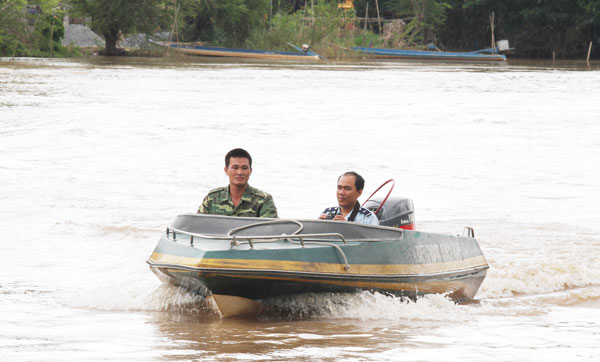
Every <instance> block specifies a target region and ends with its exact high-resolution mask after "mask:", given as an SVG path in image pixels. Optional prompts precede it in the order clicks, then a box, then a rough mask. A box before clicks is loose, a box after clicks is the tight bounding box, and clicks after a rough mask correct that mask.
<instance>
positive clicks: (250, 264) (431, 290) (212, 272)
mask: <svg viewBox="0 0 600 362" xmlns="http://www.w3.org/2000/svg"><path fill="white" fill-rule="evenodd" d="M372 196H373V195H372ZM364 206H365V207H368V208H371V209H373V211H375V212H376V215H377V216H378V217H379V219H380V223H381V225H379V226H375V225H365V224H358V223H354V222H348V221H336V220H321V219H267V218H260V219H259V218H250V217H231V216H221V215H203V214H182V215H179V216H177V217H176V219H175V220H174V222H173V223H172V224H171V225H170V226H168V227H167V228H166V230H165V232H164V234H163V235H162V236H161V237H160V240H159V242H158V245H156V247H155V249H154V251H153V252H152V255H151V256H150V258H149V259H148V260H147V263H148V264H149V265H150V269H151V270H152V271H153V272H154V273H155V274H156V275H157V276H158V277H159V279H161V280H162V281H164V282H166V283H171V284H174V285H177V286H180V287H183V288H185V289H188V290H190V291H192V292H195V293H199V294H201V295H203V296H206V297H215V301H216V302H217V303H219V300H221V301H224V300H226V299H227V300H228V302H223V305H225V304H230V305H231V304H232V305H233V307H234V309H236V308H237V307H236V305H242V304H244V301H248V300H250V301H256V300H263V299H266V298H272V297H278V296H284V295H291V294H301V293H323V292H356V291H363V290H367V291H372V292H380V293H385V294H389V295H394V296H399V297H405V298H411V299H415V298H418V297H419V296H422V295H425V294H446V295H447V296H448V297H449V298H451V299H452V300H454V301H456V302H467V301H471V300H473V298H474V297H475V294H476V292H477V290H478V289H479V286H480V285H481V283H482V282H483V280H484V278H485V275H486V272H487V269H488V267H489V266H488V263H487V260H486V258H485V257H484V255H483V253H482V251H481V249H480V247H479V244H478V242H477V240H476V239H475V237H474V236H475V235H474V231H473V229H472V228H465V230H466V234H465V233H463V235H443V234H437V233H430V232H423V231H418V230H414V228H415V227H414V225H415V219H414V208H413V203H412V201H411V200H410V199H406V198H400V197H395V198H394V197H391V198H389V194H388V195H387V196H386V198H385V199H381V198H371V197H370V198H369V200H368V201H367V202H366V203H365V204H364ZM225 297H231V298H225ZM232 301H233V302H232ZM250 305H252V303H250ZM219 308H220V309H221V312H223V314H227V313H225V312H224V310H223V308H222V306H221V305H219ZM251 309H256V308H255V307H252V308H251ZM234 314H237V312H235V313H234Z"/></svg>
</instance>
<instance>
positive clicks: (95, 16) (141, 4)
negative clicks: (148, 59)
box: [68, 0, 161, 55]
mask: <svg viewBox="0 0 600 362" xmlns="http://www.w3.org/2000/svg"><path fill="white" fill-rule="evenodd" d="M68 1H69V3H70V4H71V6H73V10H74V12H75V13H76V14H81V15H84V16H90V17H91V18H92V29H94V30H95V31H98V32H100V33H102V35H103V36H104V42H105V48H104V52H103V53H104V54H106V55H119V54H122V53H123V51H122V50H121V49H118V48H117V41H118V40H119V38H120V37H121V35H126V34H131V33H133V32H150V31H153V30H155V29H156V27H157V25H158V23H159V19H158V18H159V13H160V10H161V7H160V5H161V1H160V0H110V1H108V0H68Z"/></svg>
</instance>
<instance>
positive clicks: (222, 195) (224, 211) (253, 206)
mask: <svg viewBox="0 0 600 362" xmlns="http://www.w3.org/2000/svg"><path fill="white" fill-rule="evenodd" d="M198 214H213V215H227V216H250V217H277V208H276V207H275V203H274V202H273V197H271V195H269V194H268V193H266V192H264V191H261V190H259V189H256V188H254V187H252V186H250V185H248V187H247V188H246V191H244V195H242V199H241V200H240V203H239V204H238V205H237V207H234V206H233V201H231V195H230V194H229V186H225V187H219V188H216V189H213V190H211V191H210V192H209V193H208V195H206V197H205V198H204V201H202V205H200V207H199V208H198Z"/></svg>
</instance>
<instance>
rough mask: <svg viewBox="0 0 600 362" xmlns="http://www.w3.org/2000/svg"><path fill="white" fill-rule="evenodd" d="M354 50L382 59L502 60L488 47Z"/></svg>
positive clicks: (501, 55)
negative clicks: (468, 48) (454, 50)
mask: <svg viewBox="0 0 600 362" xmlns="http://www.w3.org/2000/svg"><path fill="white" fill-rule="evenodd" d="M352 50H354V51H355V52H359V53H362V54H364V55H368V56H374V57H375V58H382V59H407V60H435V61H468V62H504V61H506V56H505V55H504V54H498V53H491V54H489V53H488V52H489V51H490V49H484V50H477V51H472V52H442V51H430V50H402V49H384V48H368V47H353V48H352Z"/></svg>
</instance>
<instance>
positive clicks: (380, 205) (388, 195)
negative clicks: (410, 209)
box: [363, 178, 396, 215]
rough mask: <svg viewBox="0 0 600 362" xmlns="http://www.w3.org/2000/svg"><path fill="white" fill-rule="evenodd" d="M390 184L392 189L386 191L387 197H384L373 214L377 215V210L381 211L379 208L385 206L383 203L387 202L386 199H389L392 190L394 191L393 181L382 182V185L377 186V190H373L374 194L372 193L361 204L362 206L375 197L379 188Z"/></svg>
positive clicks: (394, 182) (394, 183)
mask: <svg viewBox="0 0 600 362" xmlns="http://www.w3.org/2000/svg"><path fill="white" fill-rule="evenodd" d="M390 182H391V183H392V187H390V191H388V193H387V195H385V198H384V199H383V201H382V202H381V204H379V207H378V208H377V210H375V212H374V214H375V215H377V213H378V212H379V210H381V207H382V206H383V204H385V202H386V201H387V199H388V197H390V194H391V193H392V190H393V189H394V185H396V181H394V179H393V178H391V179H389V180H387V181H386V182H384V183H383V184H381V186H379V187H378V188H377V190H375V192H373V193H372V194H371V196H369V197H368V198H367V200H365V202H363V206H364V204H366V203H367V201H369V200H371V197H373V195H375V194H376V193H377V191H379V190H381V188H382V187H383V186H385V185H387V184H389V183H390Z"/></svg>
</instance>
